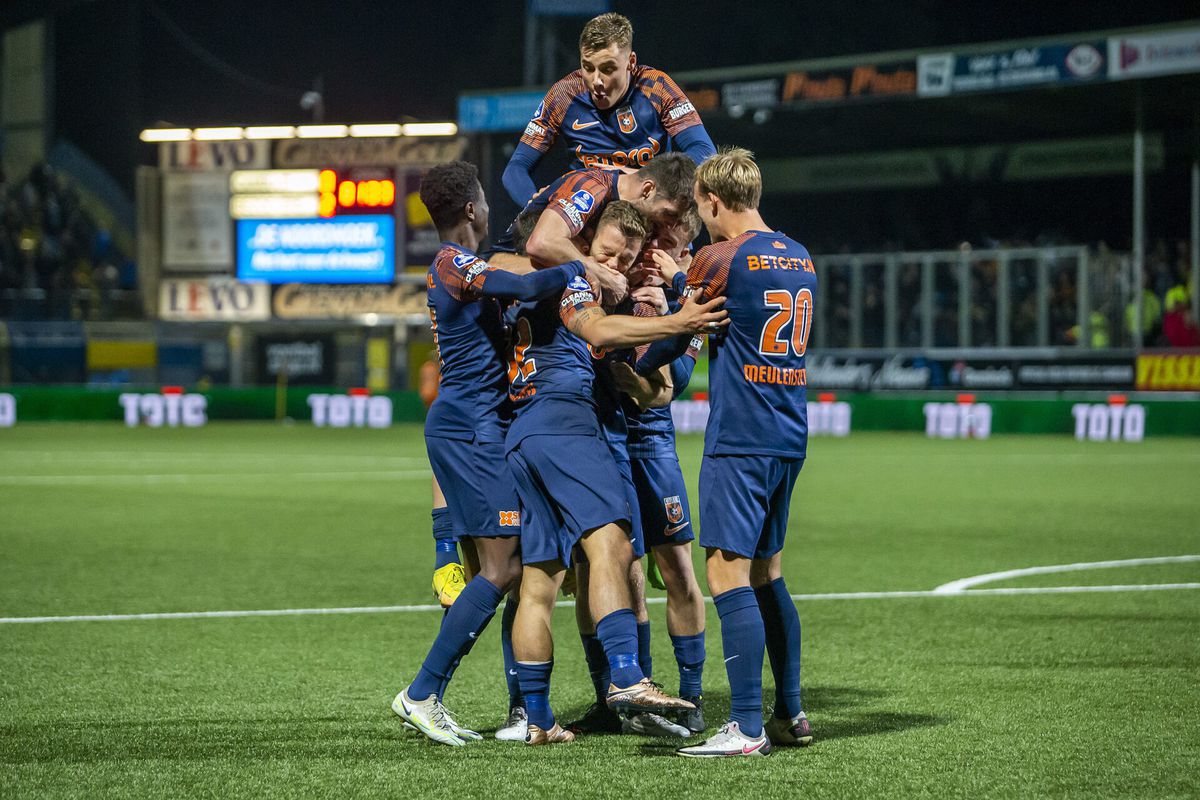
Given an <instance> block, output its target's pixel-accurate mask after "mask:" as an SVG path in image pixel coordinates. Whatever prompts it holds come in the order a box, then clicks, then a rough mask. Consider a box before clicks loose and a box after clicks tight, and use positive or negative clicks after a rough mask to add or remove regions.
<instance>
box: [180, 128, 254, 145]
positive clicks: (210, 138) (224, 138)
mask: <svg viewBox="0 0 1200 800" xmlns="http://www.w3.org/2000/svg"><path fill="white" fill-rule="evenodd" d="M192 138H193V139H195V140H196V141H197V142H230V141H234V140H237V139H241V138H242V129H241V128H196V129H195V130H193V131H192Z"/></svg>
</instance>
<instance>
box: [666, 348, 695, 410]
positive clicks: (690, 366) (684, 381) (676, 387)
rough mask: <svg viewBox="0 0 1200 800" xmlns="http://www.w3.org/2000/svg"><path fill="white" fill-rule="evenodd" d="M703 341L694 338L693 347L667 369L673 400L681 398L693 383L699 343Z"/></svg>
mask: <svg viewBox="0 0 1200 800" xmlns="http://www.w3.org/2000/svg"><path fill="white" fill-rule="evenodd" d="M701 341H702V340H701V339H700V337H699V336H694V337H692V342H691V345H690V346H689V347H688V349H687V352H685V353H684V354H683V355H681V356H680V357H679V358H677V359H675V360H674V361H672V362H671V363H670V364H669V365H668V366H667V369H668V370H669V371H670V374H671V399H672V400H673V399H675V398H676V397H679V395H681V394H683V391H684V390H685V389H687V387H688V384H689V383H691V382H692V373H693V372H694V371H695V369H696V355H697V353H698V352H699V350H700V347H699V343H700V342H701Z"/></svg>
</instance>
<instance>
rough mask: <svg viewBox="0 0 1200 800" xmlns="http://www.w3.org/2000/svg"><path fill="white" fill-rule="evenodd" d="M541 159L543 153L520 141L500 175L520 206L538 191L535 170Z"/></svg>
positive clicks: (510, 195)
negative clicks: (534, 176) (534, 178)
mask: <svg viewBox="0 0 1200 800" xmlns="http://www.w3.org/2000/svg"><path fill="white" fill-rule="evenodd" d="M541 160H542V153H541V152H539V151H537V150H535V149H533V148H532V147H530V146H529V145H527V144H525V143H524V142H518V143H517V148H516V149H515V150H513V154H512V158H510V159H509V160H508V166H506V167H505V168H504V174H503V175H501V176H500V182H501V183H503V184H504V190H505V191H507V192H508V196H509V197H511V198H512V199H513V202H514V203H516V204H517V205H518V206H524V205H525V204H526V203H528V202H529V199H530V198H531V197H533V195H534V194H535V193H536V192H537V183H536V182H534V180H533V170H534V168H535V167H537V165H538V162H539V161H541Z"/></svg>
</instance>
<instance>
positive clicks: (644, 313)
mask: <svg viewBox="0 0 1200 800" xmlns="http://www.w3.org/2000/svg"><path fill="white" fill-rule="evenodd" d="M633 315H634V316H635V317H657V316H658V309H657V308H655V307H654V306H652V305H651V304H649V303H643V302H641V301H640V300H639V301H638V302H636V303H634V304H633ZM649 349H650V345H648V344H639V345H638V346H637V347H635V348H633V360H634V363H637V360H638V359H639V358H641V357H642V356H644V355H646V351H647V350H649Z"/></svg>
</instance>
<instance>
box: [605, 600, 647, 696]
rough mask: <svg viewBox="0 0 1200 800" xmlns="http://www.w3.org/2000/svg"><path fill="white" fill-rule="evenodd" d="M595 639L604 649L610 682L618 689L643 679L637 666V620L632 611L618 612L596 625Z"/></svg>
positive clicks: (640, 669) (623, 609) (619, 610)
mask: <svg viewBox="0 0 1200 800" xmlns="http://www.w3.org/2000/svg"><path fill="white" fill-rule="evenodd" d="M596 638H597V639H599V640H600V643H601V644H603V645H604V654H605V655H606V656H608V670H609V672H610V673H611V675H612V677H611V680H612V682H613V683H614V684H616V686H617V687H618V688H620V689H625V688H628V687H630V686H633V685H634V684H635V683H637V682H638V681H640V680H641V679H642V678H644V677H646V676H645V675H643V674H642V668H641V667H640V666H638V637H637V617H635V616H634V615H633V611H631V610H630V609H628V608H620V609H617V610H616V611H614V612H612V613H611V614H609V615H608V616H606V617H605V618H604V619H602V620H600V621H599V622H597V623H596Z"/></svg>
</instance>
